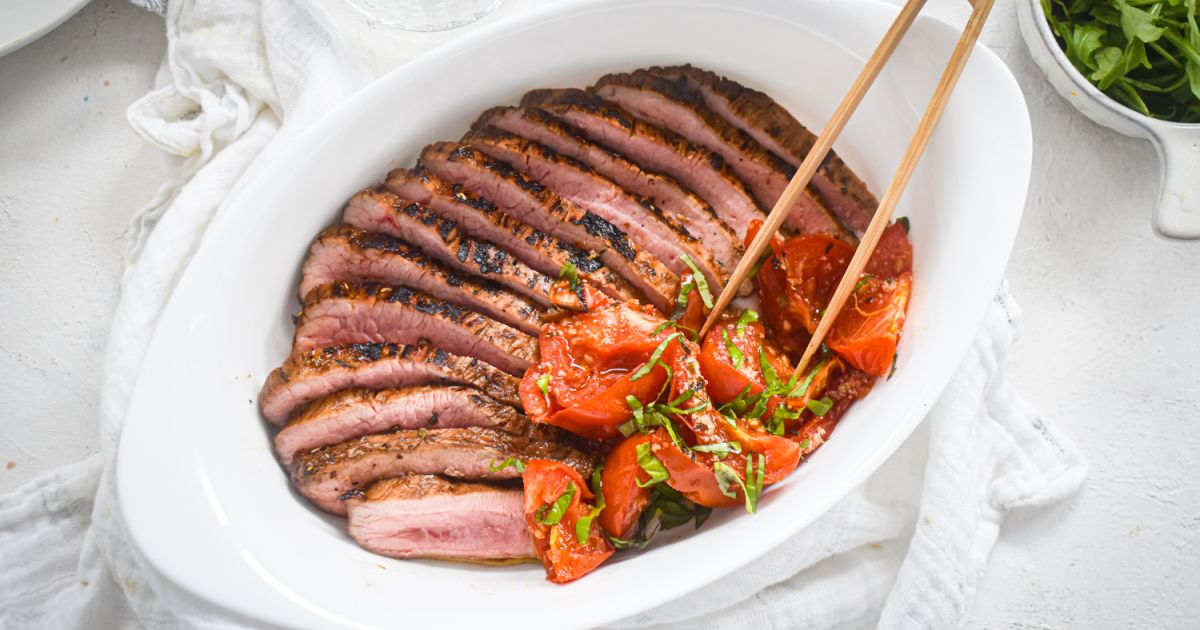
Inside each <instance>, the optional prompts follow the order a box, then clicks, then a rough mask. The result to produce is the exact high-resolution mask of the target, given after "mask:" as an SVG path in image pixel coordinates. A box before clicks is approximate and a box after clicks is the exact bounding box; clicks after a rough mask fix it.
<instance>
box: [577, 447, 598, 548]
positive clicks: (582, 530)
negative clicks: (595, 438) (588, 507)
mask: <svg viewBox="0 0 1200 630" xmlns="http://www.w3.org/2000/svg"><path fill="white" fill-rule="evenodd" d="M602 470H604V464H600V465H599V466H597V467H596V468H595V469H594V470H593V471H592V494H594V495H596V507H594V508H592V511H591V512H588V515H587V516H585V517H583V518H581V519H579V520H578V521H575V540H577V541H579V544H581V545H583V544H586V543H587V541H588V538H589V537H590V536H591V533H592V521H594V520H596V517H597V516H599V515H600V512H603V511H604V507H605V502H604V488H603V484H602V483H601V482H600V471H602Z"/></svg>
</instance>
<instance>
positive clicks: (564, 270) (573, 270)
mask: <svg viewBox="0 0 1200 630" xmlns="http://www.w3.org/2000/svg"><path fill="white" fill-rule="evenodd" d="M558 278H559V280H562V279H566V280H567V281H568V282H569V283H570V284H571V290H572V291H573V290H575V289H576V288H578V287H579V267H576V266H575V263H573V262H571V261H569V260H568V261H567V262H565V263H563V264H562V267H559V268H558Z"/></svg>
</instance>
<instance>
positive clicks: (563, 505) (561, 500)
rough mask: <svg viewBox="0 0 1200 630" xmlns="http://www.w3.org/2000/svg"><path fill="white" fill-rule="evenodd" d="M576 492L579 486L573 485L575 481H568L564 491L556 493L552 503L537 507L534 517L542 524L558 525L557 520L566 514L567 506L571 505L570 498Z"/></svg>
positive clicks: (573, 496)
mask: <svg viewBox="0 0 1200 630" xmlns="http://www.w3.org/2000/svg"><path fill="white" fill-rule="evenodd" d="M577 492H579V488H577V487H575V482H574V481H568V482H567V490H566V492H563V493H562V494H560V495H558V498H557V499H555V500H554V503H552V504H547V505H543V506H542V507H540V508H538V511H537V512H536V513H535V514H534V518H536V519H537V522H539V523H541V524H542V525H558V522H559V521H561V520H562V517H563V516H564V515H566V513H567V508H569V507H571V499H574V498H575V493H577Z"/></svg>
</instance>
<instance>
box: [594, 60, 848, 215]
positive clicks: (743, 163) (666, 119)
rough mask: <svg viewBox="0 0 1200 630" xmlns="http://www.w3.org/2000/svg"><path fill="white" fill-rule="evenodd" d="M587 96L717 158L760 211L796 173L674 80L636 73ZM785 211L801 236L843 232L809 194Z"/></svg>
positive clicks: (612, 77)
mask: <svg viewBox="0 0 1200 630" xmlns="http://www.w3.org/2000/svg"><path fill="white" fill-rule="evenodd" d="M592 91H594V92H595V93H596V94H597V95H599V96H601V97H602V98H605V99H607V100H610V101H612V102H614V103H616V104H618V105H620V106H622V107H624V108H625V109H627V110H629V112H631V113H632V114H633V115H634V116H637V117H639V118H641V119H643V120H646V121H649V122H650V123H653V124H655V125H658V126H659V127H663V128H665V129H670V130H671V131H674V132H675V133H678V134H679V135H681V136H683V137H684V138H687V139H688V140H690V141H692V142H694V143H696V144H698V145H700V146H702V147H704V148H706V149H709V150H710V151H713V152H715V153H717V154H718V155H720V156H721V157H722V158H724V159H725V161H726V162H727V163H728V164H729V165H730V166H731V167H732V168H733V171H734V172H735V173H737V174H738V176H739V177H741V178H742V181H744V182H746V184H748V185H749V186H750V190H752V191H753V192H754V197H755V199H757V200H758V202H759V203H760V204H761V205H762V206H764V207H767V208H770V207H774V205H775V202H776V201H778V200H779V197H780V195H782V194H783V189H784V188H786V187H787V185H788V181H789V180H791V178H792V175H793V174H794V173H795V170H796V169H795V168H794V167H793V166H792V165H790V164H788V163H787V162H785V161H783V158H780V157H779V156H777V155H775V154H774V153H771V152H770V151H768V150H767V149H765V148H764V147H763V146H762V145H761V144H759V143H758V141H756V140H755V139H754V138H752V137H750V136H749V135H748V134H747V133H746V132H744V131H742V130H741V129H738V128H737V127H734V126H733V125H731V124H729V122H728V121H726V120H725V119H724V118H722V117H721V116H720V115H718V114H717V113H716V112H714V111H712V110H711V109H709V108H708V106H707V105H706V104H705V103H704V99H703V98H702V97H701V96H700V95H699V93H698V92H696V91H694V90H692V89H691V88H690V87H689V86H688V83H687V81H673V80H670V79H665V78H662V77H659V76H655V75H653V74H650V73H649V72H646V71H645V70H639V71H636V72H632V73H619V74H609V75H606V76H604V77H601V78H600V80H599V81H597V82H596V85H595V86H594V87H593V88H592ZM788 212H789V214H788V218H787V220H786V223H787V224H788V225H789V226H790V227H792V228H794V229H796V230H799V231H800V232H806V233H832V234H840V233H841V232H842V231H843V230H842V227H841V225H840V224H839V223H838V221H837V218H836V217H834V215H833V213H832V212H831V211H830V210H829V209H828V208H826V207H825V204H824V203H823V202H821V200H820V199H818V198H817V196H816V194H815V193H814V191H811V190H808V189H805V190H804V191H802V192H801V194H800V197H799V199H798V200H797V202H796V204H795V206H793V207H792V208H791V209H790V210H789V211H788Z"/></svg>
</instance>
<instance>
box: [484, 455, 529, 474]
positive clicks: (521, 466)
mask: <svg viewBox="0 0 1200 630" xmlns="http://www.w3.org/2000/svg"><path fill="white" fill-rule="evenodd" d="M510 466H511V467H513V468H516V469H517V472H519V473H521V474H525V462H524V461H522V460H519V459H517V458H515V457H509V458H507V459H505V460H504V461H502V462H500V463H499V464H497V463H496V460H492V461H490V462H488V472H496V471H497V470H504V469H505V468H508V467H510Z"/></svg>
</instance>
